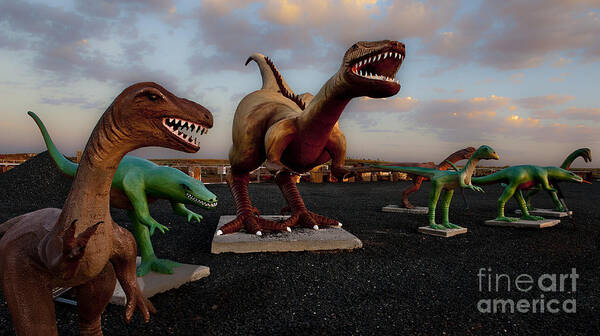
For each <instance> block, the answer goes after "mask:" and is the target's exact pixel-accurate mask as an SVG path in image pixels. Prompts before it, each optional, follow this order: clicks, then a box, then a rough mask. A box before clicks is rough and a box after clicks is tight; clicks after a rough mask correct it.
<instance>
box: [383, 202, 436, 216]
mask: <svg viewBox="0 0 600 336" xmlns="http://www.w3.org/2000/svg"><path fill="white" fill-rule="evenodd" d="M381 211H383V212H398V213H406V214H413V215H427V214H428V213H429V208H428V207H414V208H412V209H408V208H402V207H399V206H398V205H395V204H389V205H386V206H384V207H383V208H381Z"/></svg>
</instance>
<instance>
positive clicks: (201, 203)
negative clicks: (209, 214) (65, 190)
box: [185, 193, 218, 209]
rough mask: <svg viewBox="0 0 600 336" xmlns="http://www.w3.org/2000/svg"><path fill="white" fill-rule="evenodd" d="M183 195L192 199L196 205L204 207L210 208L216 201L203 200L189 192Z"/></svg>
mask: <svg viewBox="0 0 600 336" xmlns="http://www.w3.org/2000/svg"><path fill="white" fill-rule="evenodd" d="M185 197H187V198H188V199H189V200H191V201H193V202H194V203H196V204H197V205H199V206H201V207H204V208H206V209H212V208H214V207H216V206H217V203H218V202H217V201H203V200H201V199H199V198H197V197H195V196H194V195H192V194H190V193H185Z"/></svg>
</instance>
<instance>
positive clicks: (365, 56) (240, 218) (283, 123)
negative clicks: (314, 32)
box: [217, 41, 404, 234]
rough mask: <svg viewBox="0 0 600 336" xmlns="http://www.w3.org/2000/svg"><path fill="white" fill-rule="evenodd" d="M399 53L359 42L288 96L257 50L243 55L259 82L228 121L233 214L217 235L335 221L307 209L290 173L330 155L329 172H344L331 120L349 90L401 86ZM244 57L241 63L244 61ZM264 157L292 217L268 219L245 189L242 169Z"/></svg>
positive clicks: (371, 92)
mask: <svg viewBox="0 0 600 336" xmlns="http://www.w3.org/2000/svg"><path fill="white" fill-rule="evenodd" d="M403 59H404V44H402V43H400V42H397V41H378V42H358V43H356V44H354V45H353V46H352V47H351V48H350V49H348V51H346V54H345V55H344V58H343V60H342V64H341V66H340V69H339V70H338V72H337V73H335V74H334V75H333V76H332V77H331V78H330V79H329V80H328V81H327V82H326V83H325V84H324V85H323V87H322V88H321V90H320V91H319V92H318V93H317V95H315V96H312V95H311V94H309V93H305V94H302V95H295V94H294V93H293V92H292V90H291V89H290V88H289V86H288V85H287V83H286V82H285V80H284V79H283V78H282V76H281V74H280V73H279V71H277V69H276V68H275V66H274V65H273V63H272V62H271V61H270V60H269V59H268V58H266V57H264V56H263V55H261V54H254V55H252V56H250V58H249V59H248V62H249V61H250V60H254V61H255V62H256V63H257V64H258V66H259V69H260V72H261V76H262V81H263V86H262V88H261V89H260V90H258V91H255V92H252V93H250V94H249V95H247V96H246V97H244V99H242V101H241V102H240V103H239V105H238V107H237V110H236V112H235V116H234V120H233V130H232V134H233V146H232V148H231V150H230V152H229V161H230V162H231V174H230V175H229V176H228V179H227V180H228V183H229V187H230V189H231V192H232V194H233V198H234V201H235V205H236V213H237V217H236V219H234V220H233V221H232V222H230V223H227V224H226V225H224V226H223V227H222V228H221V230H220V231H218V232H217V234H222V233H231V232H235V231H238V230H240V229H241V228H242V227H244V228H245V229H246V231H247V232H250V233H256V234H261V230H263V229H265V230H286V229H288V228H289V227H293V226H305V227H313V228H318V225H338V224H339V222H337V221H335V220H332V219H328V218H325V217H323V216H320V215H317V214H315V213H313V212H310V211H308V210H307V209H306V206H305V205H304V202H303V201H302V198H301V197H300V194H299V192H298V189H297V188H296V184H295V182H294V179H293V175H294V174H296V173H302V172H306V171H309V170H310V169H312V168H313V167H315V166H317V165H320V164H323V163H325V162H327V161H329V160H331V161H332V170H333V174H334V175H335V176H338V177H343V176H344V175H346V174H347V173H349V171H348V170H346V169H345V168H344V167H343V164H344V159H345V154H346V140H345V137H344V134H343V133H342V131H341V130H340V128H339V125H338V119H339V117H340V115H341V114H342V112H343V111H344V108H345V107H346V104H348V103H349V102H350V100H351V99H352V98H354V97H359V96H369V97H372V98H381V97H389V96H392V95H394V94H396V93H397V92H398V91H399V90H400V84H399V83H398V82H396V81H395V80H394V76H395V74H396V72H397V71H398V68H399V67H400V65H401V64H402V61H403ZM248 62H246V64H248ZM265 160H267V168H268V169H269V170H271V171H273V172H275V173H276V175H275V182H276V183H277V185H278V186H279V188H280V190H281V192H282V193H283V196H284V197H285V199H286V201H287V203H288V205H289V209H290V210H291V212H292V216H291V217H290V218H289V219H288V220H287V221H285V222H283V223H274V222H271V221H267V220H265V219H262V218H260V217H259V216H258V211H257V210H256V208H254V207H253V206H252V204H251V202H250V197H249V195H248V181H249V173H250V172H251V171H252V170H254V169H256V168H257V167H258V166H259V165H260V164H262V163H263V162H264V161H265Z"/></svg>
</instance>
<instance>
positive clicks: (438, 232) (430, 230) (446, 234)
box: [419, 226, 467, 238]
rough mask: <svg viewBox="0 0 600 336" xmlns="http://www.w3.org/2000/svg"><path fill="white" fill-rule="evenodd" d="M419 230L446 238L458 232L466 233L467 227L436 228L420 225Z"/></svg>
mask: <svg viewBox="0 0 600 336" xmlns="http://www.w3.org/2000/svg"><path fill="white" fill-rule="evenodd" d="M419 232H421V233H423V234H426V235H432V236H436V237H444V238H448V237H452V236H456V235H459V234H463V233H467V228H465V227H461V228H460V229H446V230H437V229H433V228H431V226H421V227H420V228H419Z"/></svg>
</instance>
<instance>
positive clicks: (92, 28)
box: [0, 0, 179, 88]
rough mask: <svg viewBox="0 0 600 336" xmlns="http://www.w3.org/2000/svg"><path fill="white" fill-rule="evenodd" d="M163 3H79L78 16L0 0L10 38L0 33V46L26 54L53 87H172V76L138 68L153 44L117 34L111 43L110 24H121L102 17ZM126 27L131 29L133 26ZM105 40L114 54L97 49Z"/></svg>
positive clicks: (2, 20) (0, 19)
mask: <svg viewBox="0 0 600 336" xmlns="http://www.w3.org/2000/svg"><path fill="white" fill-rule="evenodd" d="M168 3H169V2H168V1H167V2H162V1H158V0H154V1H149V2H146V1H132V0H130V1H121V2H112V1H110V2H109V1H99V2H95V1H94V2H89V3H87V2H86V4H85V5H84V4H83V3H79V6H77V7H78V8H79V9H80V10H82V11H83V12H84V13H85V15H83V14H81V13H79V12H75V11H69V10H66V9H63V8H59V7H52V6H49V5H45V4H33V3H29V2H25V1H18V2H17V1H15V2H12V1H5V2H1V3H0V24H1V25H5V26H7V27H9V28H10V30H11V35H12V37H11V39H10V40H8V42H6V41H7V39H6V37H5V35H0V36H1V37H0V43H3V47H5V48H7V49H25V50H28V51H30V52H32V53H33V57H32V60H31V62H32V65H33V67H34V68H35V69H37V70H41V71H45V72H47V74H49V75H50V76H49V77H51V78H52V80H53V81H54V83H53V84H57V83H61V84H62V83H68V82H73V81H78V80H85V79H92V80H96V81H100V82H111V83H118V84H120V85H127V84H131V83H132V82H136V81H142V80H143V81H157V82H160V83H163V84H165V85H167V84H168V85H169V87H171V88H173V87H178V85H179V82H178V81H177V80H176V78H175V77H174V76H172V75H170V74H168V73H167V72H166V71H163V70H157V69H153V68H149V67H147V66H145V65H144V63H143V61H142V58H143V57H144V56H145V55H149V54H152V53H153V52H154V50H155V49H156V48H155V47H154V46H153V45H151V44H150V43H149V42H147V41H144V40H127V39H125V38H122V36H119V37H120V38H119V39H116V40H115V41H112V40H111V39H112V38H113V37H114V36H115V34H116V33H119V32H121V30H119V29H118V28H117V29H116V30H115V27H113V25H116V26H119V25H120V24H125V21H118V20H117V21H111V20H107V19H106V18H107V17H118V18H120V19H123V20H128V19H129V17H120V16H119V15H121V14H122V13H130V12H131V11H137V10H139V11H141V12H145V11H147V10H153V9H155V10H158V9H159V8H163V6H166V5H167V4H168ZM117 4H118V5H117ZM124 8H127V10H124ZM165 8H166V7H165ZM127 24H128V25H130V26H132V25H133V26H135V22H130V21H129V22H127ZM134 35H135V34H134ZM2 41H4V42H2ZM11 41H12V43H11ZM15 41H18V43H15ZM106 42H111V43H113V44H116V45H117V46H116V48H112V49H116V50H111V51H106V49H105V48H104V45H103V43H106ZM115 42H116V43H115Z"/></svg>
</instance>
